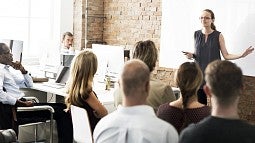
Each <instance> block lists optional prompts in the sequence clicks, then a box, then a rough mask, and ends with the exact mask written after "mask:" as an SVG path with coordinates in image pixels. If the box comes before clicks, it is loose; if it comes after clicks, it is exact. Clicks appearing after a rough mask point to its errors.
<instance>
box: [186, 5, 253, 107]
mask: <svg viewBox="0 0 255 143" xmlns="http://www.w3.org/2000/svg"><path fill="white" fill-rule="evenodd" d="M199 19H200V22H201V24H202V29H201V30H198V31H195V33H194V40H195V51H194V53H191V52H185V51H184V52H183V53H184V55H186V57H187V58H188V59H194V60H195V62H196V63H198V65H199V66H200V68H201V70H202V72H203V73H204V71H205V68H206V66H207V65H208V64H209V63H210V62H212V61H214V60H217V59H221V56H220V52H221V54H222V56H223V57H224V59H226V60H235V59H239V58H243V57H246V56H247V55H248V54H250V53H252V52H253V50H254V48H252V46H250V47H249V48H247V49H246V50H245V51H244V52H243V53H241V54H238V55H235V54H230V53H228V51H227V48H226V45H225V40H224V37H223V35H222V34H221V32H219V31H217V30H216V27H215V25H214V21H215V16H214V13H213V12H212V11H211V10H210V9H205V10H203V11H202V14H201V16H200V18H199ZM204 83H205V82H204ZM204 83H203V84H202V85H201V87H200V89H199V90H198V93H197V95H198V101H199V102H200V103H202V104H207V98H206V94H205V93H204V91H203V85H204Z"/></svg>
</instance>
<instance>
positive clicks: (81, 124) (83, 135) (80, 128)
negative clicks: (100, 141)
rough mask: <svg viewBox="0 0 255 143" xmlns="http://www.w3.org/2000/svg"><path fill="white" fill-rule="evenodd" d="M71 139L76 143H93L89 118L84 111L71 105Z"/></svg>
mask: <svg viewBox="0 0 255 143" xmlns="http://www.w3.org/2000/svg"><path fill="white" fill-rule="evenodd" d="M71 115H72V121H73V138H74V141H75V142H77V143H93V138H92V133H91V128H90V123H89V118H88V114H87V111H86V109H84V108H81V107H77V106H74V105H71Z"/></svg>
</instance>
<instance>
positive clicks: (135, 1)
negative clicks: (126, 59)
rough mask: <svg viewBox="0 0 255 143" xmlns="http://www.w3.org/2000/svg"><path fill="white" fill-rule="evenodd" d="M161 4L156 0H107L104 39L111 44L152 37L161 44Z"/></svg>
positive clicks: (131, 43) (130, 43)
mask: <svg viewBox="0 0 255 143" xmlns="http://www.w3.org/2000/svg"><path fill="white" fill-rule="evenodd" d="M160 5H161V2H160V1H156V0H105V1H104V14H105V16H106V19H105V23H104V41H105V42H107V44H111V45H133V44H134V43H136V42H137V41H140V40H147V39H151V40H153V41H154V42H155V43H156V45H159V42H160V41H159V40H160V39H159V37H160V27H161V22H160V20H161V6H160Z"/></svg>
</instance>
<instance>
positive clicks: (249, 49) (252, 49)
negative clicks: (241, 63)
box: [241, 46, 254, 58]
mask: <svg viewBox="0 0 255 143" xmlns="http://www.w3.org/2000/svg"><path fill="white" fill-rule="evenodd" d="M253 51H254V48H253V47H252V46H250V47H249V48H247V49H246V50H245V51H244V52H243V54H242V56H241V57H242V58H243V57H246V56H247V55H249V54H250V53H252V52H253Z"/></svg>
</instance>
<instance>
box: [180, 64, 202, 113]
mask: <svg viewBox="0 0 255 143" xmlns="http://www.w3.org/2000/svg"><path fill="white" fill-rule="evenodd" d="M175 80H176V84H177V86H178V87H179V88H180V91H181V95H182V99H183V108H184V109H186V107H187V103H188V101H189V99H190V97H191V96H196V93H197V91H198V89H199V87H200V85H201V83H202V81H203V74H202V71H201V69H200V67H199V66H198V64H196V63H195V62H185V63H183V64H181V65H180V67H179V69H178V70H177V75H176V79H175Z"/></svg>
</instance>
